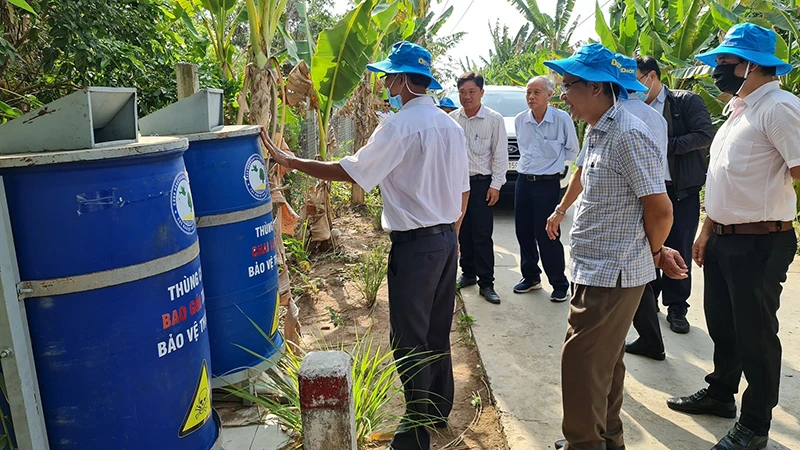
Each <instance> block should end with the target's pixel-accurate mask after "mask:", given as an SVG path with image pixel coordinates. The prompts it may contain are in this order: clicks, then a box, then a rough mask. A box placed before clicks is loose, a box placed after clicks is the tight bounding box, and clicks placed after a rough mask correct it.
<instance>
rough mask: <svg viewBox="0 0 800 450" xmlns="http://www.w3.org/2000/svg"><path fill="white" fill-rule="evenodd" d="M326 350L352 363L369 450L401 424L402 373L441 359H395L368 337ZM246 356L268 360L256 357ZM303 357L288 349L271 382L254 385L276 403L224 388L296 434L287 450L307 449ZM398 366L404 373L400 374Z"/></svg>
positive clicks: (360, 433) (359, 426)
mask: <svg viewBox="0 0 800 450" xmlns="http://www.w3.org/2000/svg"><path fill="white" fill-rule="evenodd" d="M259 331H261V330H260V329H259ZM261 333H262V335H264V336H265V339H269V338H268V337H267V336H266V333H264V332H263V331H261ZM323 349H324V350H331V349H335V350H340V351H343V352H345V353H347V354H349V355H350V357H351V358H352V361H353V367H352V377H353V403H354V407H355V416H356V437H357V442H358V445H359V448H361V447H362V446H363V445H364V444H366V443H367V442H368V441H369V438H370V436H372V435H373V434H380V433H385V432H389V431H391V430H392V429H393V427H394V426H395V425H396V422H397V421H398V419H399V418H400V417H398V416H397V415H396V414H394V413H393V412H392V403H393V402H395V401H396V400H397V399H402V398H403V390H402V388H401V387H400V386H401V383H400V373H401V372H402V373H413V372H416V371H418V370H419V369H420V368H421V367H424V366H425V365H428V364H431V363H432V362H434V361H435V360H436V359H437V357H436V356H431V355H430V354H427V353H412V354H409V355H407V356H405V357H403V358H397V359H393V357H392V351H391V350H390V349H388V348H385V347H382V346H381V345H377V344H375V342H374V339H373V338H372V336H371V335H370V334H367V335H366V336H360V337H358V338H357V339H356V342H355V343H354V344H353V345H351V346H346V345H345V344H340V345H338V346H336V347H335V348H334V347H331V346H328V344H326V343H323ZM244 350H245V351H248V352H249V353H251V354H252V355H253V356H256V357H259V358H262V359H264V357H263V356H259V355H258V354H257V353H254V352H251V351H249V350H247V349H244ZM305 355H306V353H305V352H304V351H303V350H297V349H293V348H291V346H289V347H287V349H286V352H285V353H284V355H283V357H282V358H281V360H280V362H279V363H278V365H277V367H276V368H275V369H272V370H270V371H268V372H267V380H266V381H261V380H260V379H259V381H257V382H256V388H257V389H258V388H260V389H258V390H266V391H267V392H271V393H275V394H277V395H278V398H274V397H272V396H264V397H262V396H258V395H253V394H251V393H250V391H249V388H248V387H243V388H239V389H237V388H231V387H229V388H225V390H226V391H228V392H229V393H231V394H234V395H236V396H238V397H240V398H243V399H245V400H249V401H252V402H253V403H255V404H256V405H259V406H262V407H264V408H266V409H267V411H269V413H270V414H274V415H275V416H276V417H277V418H278V421H279V422H280V424H281V425H282V426H284V427H285V428H286V429H287V430H288V431H289V432H290V433H291V434H292V437H293V442H292V444H291V447H289V448H293V449H300V448H302V446H303V425H302V420H301V415H300V390H299V381H298V375H299V373H300V367H301V365H302V362H303V358H304V357H305ZM398 365H399V366H400V367H404V368H403V369H401V371H400V372H398V368H397V367H398ZM414 425H415V426H425V425H426V424H425V423H419V424H414Z"/></svg>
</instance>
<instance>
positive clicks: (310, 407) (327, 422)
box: [298, 351, 357, 450]
mask: <svg viewBox="0 0 800 450" xmlns="http://www.w3.org/2000/svg"><path fill="white" fill-rule="evenodd" d="M351 366H352V361H351V360H350V355H348V354H347V353H344V352H339V351H324V352H323V351H319V352H311V353H309V354H308V355H306V357H305V358H304V359H303V364H302V365H301V366H300V374H299V377H298V378H299V384H300V410H301V413H302V418H303V442H304V444H303V448H304V449H305V450H330V449H336V450H356V448H357V446H356V444H357V443H356V417H355V410H354V407H353V377H352V371H351Z"/></svg>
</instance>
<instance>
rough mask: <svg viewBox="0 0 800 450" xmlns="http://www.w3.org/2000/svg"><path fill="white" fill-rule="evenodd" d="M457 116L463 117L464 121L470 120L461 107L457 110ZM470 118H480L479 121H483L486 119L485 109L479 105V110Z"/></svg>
mask: <svg viewBox="0 0 800 450" xmlns="http://www.w3.org/2000/svg"><path fill="white" fill-rule="evenodd" d="M458 115H459V116H461V117H463V118H465V119H471V117H468V116H467V111H466V110H465V109H464V107H463V106H462V107H461V108H459V110H458ZM472 117H478V118H481V119H485V118H486V107H485V106H483V105H481V107H480V109H478V112H477V113H476V114H475V115H474V116H472Z"/></svg>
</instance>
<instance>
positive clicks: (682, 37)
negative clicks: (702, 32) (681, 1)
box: [673, 0, 703, 60]
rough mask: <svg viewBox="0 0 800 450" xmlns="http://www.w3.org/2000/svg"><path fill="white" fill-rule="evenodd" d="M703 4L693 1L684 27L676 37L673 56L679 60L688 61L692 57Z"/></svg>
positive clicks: (697, 0) (685, 18) (698, 0)
mask: <svg viewBox="0 0 800 450" xmlns="http://www.w3.org/2000/svg"><path fill="white" fill-rule="evenodd" d="M702 3H703V0H692V3H691V5H690V6H689V11H688V13H687V14H685V17H684V20H683V21H682V23H683V26H682V27H681V29H680V30H678V33H677V35H676V36H675V47H673V50H674V51H673V54H674V55H675V56H676V57H677V58H678V59H682V60H686V59H688V58H689V57H690V56H692V50H693V47H692V43H693V42H694V36H695V33H696V32H697V24H698V15H699V14H698V13H699V12H700V6H701V5H702Z"/></svg>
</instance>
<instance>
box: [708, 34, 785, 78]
mask: <svg viewBox="0 0 800 450" xmlns="http://www.w3.org/2000/svg"><path fill="white" fill-rule="evenodd" d="M777 40H778V38H777V35H776V34H775V32H774V31H772V30H768V29H766V28H764V27H760V26H758V25H756V24H752V23H739V24H736V25H734V26H732V27H731V28H730V29H729V30H728V32H727V33H726V34H725V38H724V39H723V40H722V43H721V44H720V45H719V47H717V48H715V49H714V50H711V51H708V52H705V53H701V54H699V55H697V56H695V58H697V59H698V60H700V62H702V63H703V64H705V65H707V66H711V67H717V55H735V56H738V57H740V58H742V59H744V60H746V61H750V62H751V63H755V64H758V65H759V66H761V67H774V68H775V73H776V74H777V75H786V74H787V73H789V72H791V71H792V65H791V64H789V63H787V62H785V61H783V60H782V59H780V58H778V57H777V56H775V43H776V42H777Z"/></svg>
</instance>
